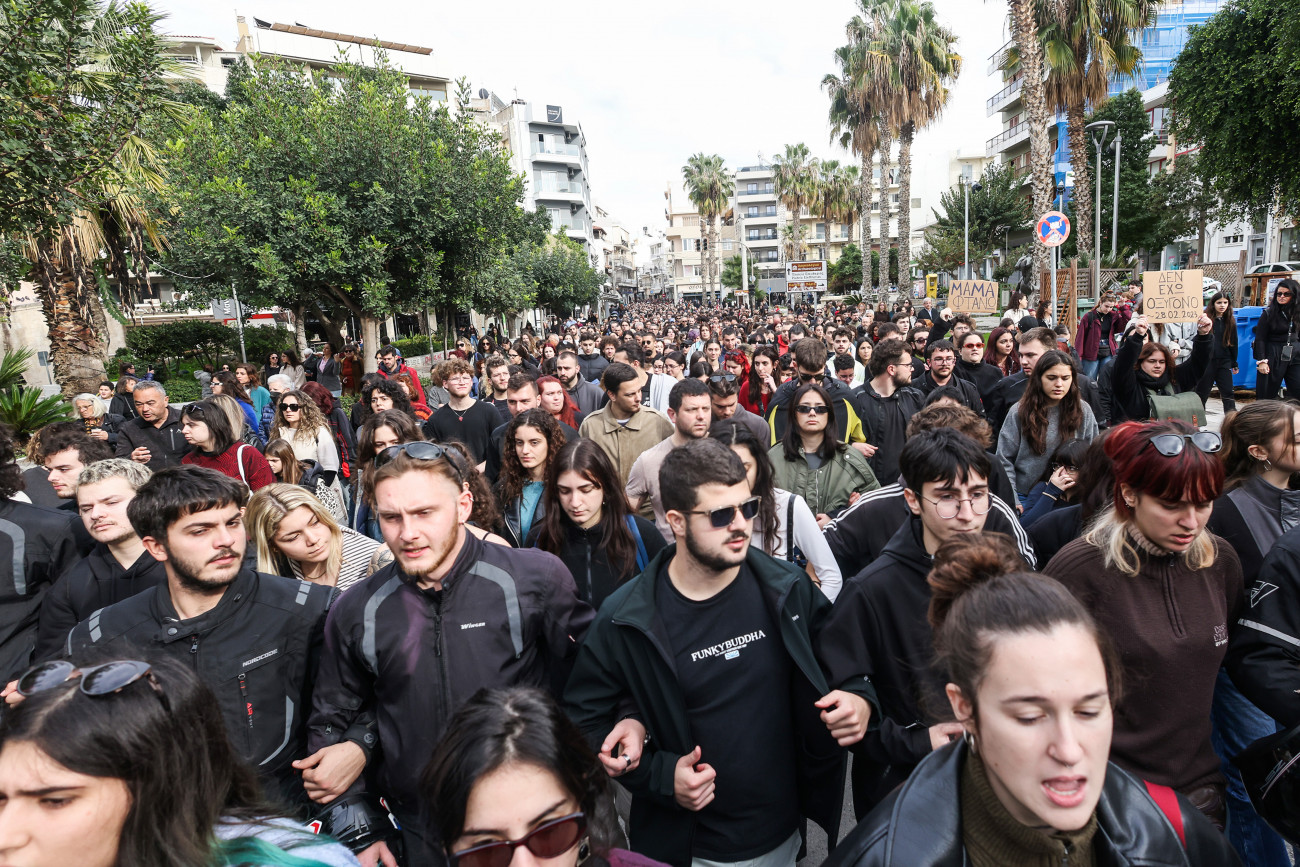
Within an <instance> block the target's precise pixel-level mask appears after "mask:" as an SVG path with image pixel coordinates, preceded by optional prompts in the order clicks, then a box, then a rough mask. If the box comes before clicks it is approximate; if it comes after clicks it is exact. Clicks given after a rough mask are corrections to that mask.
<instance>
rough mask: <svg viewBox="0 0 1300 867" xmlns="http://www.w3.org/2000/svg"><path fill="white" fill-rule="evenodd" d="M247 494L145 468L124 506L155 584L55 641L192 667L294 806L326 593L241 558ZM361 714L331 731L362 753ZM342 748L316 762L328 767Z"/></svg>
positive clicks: (251, 755)
mask: <svg viewBox="0 0 1300 867" xmlns="http://www.w3.org/2000/svg"><path fill="white" fill-rule="evenodd" d="M247 499H248V488H247V487H246V486H245V485H243V484H241V483H240V482H239V481H238V480H237V479H232V478H230V477H228V476H225V475H222V474H221V473H219V472H217V471H216V470H212V469H207V468H204V467H194V466H181V467H169V468H167V469H164V470H160V471H159V472H156V473H154V474H153V476H152V477H151V478H150V479H149V480H148V481H146V482H145V483H144V484H142V485H141V486H140V487H139V489H137V490H136V492H135V497H134V498H132V500H131V502H130V503H129V504H128V505H127V508H126V512H127V517H128V518H129V519H130V521H131V526H132V527H134V528H135V532H136V534H137V535H138V536H139V537H140V541H141V543H142V544H143V545H144V548H145V550H146V551H147V552H148V553H149V554H151V555H152V556H153V557H154V559H155V560H158V561H160V562H161V563H162V565H163V569H164V571H165V572H166V576H167V577H166V581H165V582H164V583H162V584H159V585H157V586H155V587H153V588H151V589H148V590H145V591H144V592H142V593H139V594H137V595H135V596H132V597H130V598H128V599H125V600H123V601H122V602H118V603H116V604H113V605H109V606H107V607H106V608H102V609H100V610H98V611H96V612H95V613H93V614H92V615H91V616H90V617H89V619H87V620H85V621H83V622H82V623H80V624H78V625H77V627H76V628H75V629H73V630H72V632H71V633H70V634H69V635H68V636H67V643H66V645H65V648H64V650H65V653H66V654H68V655H72V654H74V653H78V652H81V651H85V650H88V649H89V648H94V649H95V650H96V651H101V652H104V653H117V654H120V655H122V656H124V657H126V658H130V652H131V650H132V649H134V648H139V647H142V648H146V649H149V650H153V651H156V652H158V653H162V654H165V655H167V656H171V657H172V658H174V659H176V660H179V661H181V662H184V663H185V664H186V665H187V666H190V667H192V668H193V669H194V670H195V671H196V672H197V673H198V675H199V677H200V678H201V679H202V680H203V681H204V682H205V683H207V684H208V686H210V687H211V688H212V690H213V691H214V692H215V693H216V695H217V699H218V701H219V702H220V704H221V710H222V717H223V719H224V720H225V723H226V730H227V733H228V734H229V735H230V742H231V745H232V746H233V747H234V748H235V751H236V752H238V753H239V754H240V755H241V756H242V757H243V758H244V759H245V760H246V761H247V762H248V763H249V766H250V767H252V768H254V769H255V770H256V771H257V773H258V775H259V776H260V777H261V779H262V781H263V784H264V785H265V787H266V789H267V793H268V794H269V795H270V796H271V797H272V798H274V799H276V800H279V801H282V802H284V803H285V804H288V805H291V806H298V807H301V806H305V803H306V801H307V792H304V789H303V784H304V780H306V781H307V782H308V786H309V788H308V791H310V785H311V779H312V774H313V773H314V772H309V773H306V774H304V775H303V776H302V777H300V776H299V773H298V770H297V769H295V767H294V764H293V761H294V759H297V758H299V757H300V756H302V755H304V752H305V748H306V740H307V711H308V709H309V707H310V702H311V695H310V691H311V684H312V680H313V676H314V673H315V670H316V666H317V663H318V659H319V655H320V642H321V638H322V634H323V630H324V626H325V613H326V611H327V610H328V608H329V604H330V599H331V597H332V596H333V590H332V589H331V588H329V587H324V586H318V585H315V584H311V583H309V582H304V581H295V580H293V579H291V578H281V577H279V576H276V575H266V574H263V573H260V572H257V571H254V570H253V569H252V568H250V567H248V566H247V565H245V564H244V562H243V559H244V554H245V551H246V549H247V547H248V537H247V534H246V532H245V530H244V523H243V520H242V513H243V507H244V505H245V503H246V501H247ZM367 723H368V720H364V719H363V720H361V721H360V722H359V723H358V725H357V726H356V727H355V728H354V729H352V730H351V731H349V732H347V733H346V734H345V735H343V736H342V737H341V738H340V740H343V739H347V740H350V741H352V742H354V743H356V744H357V745H358V751H366V750H368V749H369V748H370V746H371V745H373V732H371V731H370V728H369V727H368V725H367ZM340 734H342V733H340ZM367 737H369V740H367ZM363 745H364V746H363ZM347 750H348V748H344V749H343V750H339V751H331V753H329V754H326V755H324V756H320V757H319V759H318V761H319V763H320V764H321V765H322V766H323V767H324V768H325V769H332V768H334V767H335V763H336V761H337V762H340V763H342V762H344V761H345V758H346V755H347V753H346V751H347Z"/></svg>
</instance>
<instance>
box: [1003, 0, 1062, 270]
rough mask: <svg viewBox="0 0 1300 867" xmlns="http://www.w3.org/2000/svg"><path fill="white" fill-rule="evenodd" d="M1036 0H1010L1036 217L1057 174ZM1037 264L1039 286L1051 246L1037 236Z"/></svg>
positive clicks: (1048, 198)
mask: <svg viewBox="0 0 1300 867" xmlns="http://www.w3.org/2000/svg"><path fill="white" fill-rule="evenodd" d="M1034 5H1035V4H1034V3H1033V0H1010V7H1011V8H1010V12H1011V38H1012V39H1013V40H1015V43H1016V49H1017V50H1018V51H1019V52H1020V68H1021V70H1022V71H1023V72H1024V77H1023V82H1022V83H1021V85H1020V92H1021V94H1022V97H1023V99H1024V101H1025V114H1026V115H1028V117H1029V163H1030V167H1031V170H1032V172H1031V178H1032V182H1033V214H1032V215H1031V216H1032V217H1033V219H1035V220H1037V219H1038V218H1039V217H1041V216H1042V215H1043V214H1044V213H1046V212H1047V211H1048V209H1049V208H1050V206H1051V202H1052V192H1053V189H1054V188H1055V186H1056V176H1055V172H1054V171H1053V169H1052V151H1053V146H1052V140H1051V137H1050V135H1049V134H1048V125H1049V118H1048V113H1047V99H1046V96H1045V94H1044V92H1043V46H1042V44H1041V43H1040V42H1039V39H1038V23H1037V22H1036V21H1035V20H1034ZM1032 244H1033V251H1034V268H1033V271H1032V272H1031V273H1030V278H1029V279H1030V287H1031V289H1033V290H1037V289H1038V288H1039V287H1038V281H1039V278H1040V276H1041V275H1042V274H1043V272H1044V271H1046V270H1047V268H1048V267H1049V262H1048V255H1047V248H1046V247H1045V246H1043V244H1042V243H1041V242H1040V241H1038V239H1037V238H1035V239H1034V240H1033V241H1032Z"/></svg>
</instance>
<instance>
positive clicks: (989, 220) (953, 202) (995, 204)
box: [919, 164, 1031, 273]
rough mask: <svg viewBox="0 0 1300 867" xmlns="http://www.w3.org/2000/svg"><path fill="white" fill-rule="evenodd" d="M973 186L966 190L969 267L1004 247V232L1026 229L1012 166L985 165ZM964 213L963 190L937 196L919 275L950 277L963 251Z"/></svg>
mask: <svg viewBox="0 0 1300 867" xmlns="http://www.w3.org/2000/svg"><path fill="white" fill-rule="evenodd" d="M979 185H980V188H979V189H978V190H976V189H975V188H974V186H973V185H972V187H971V191H970V256H971V262H978V261H979V260H981V259H983V258H985V257H987V256H990V255H992V253H993V251H994V250H997V249H1000V248H1001V247H1002V246H1003V245H1004V244H1005V243H1006V238H1007V235H1008V233H1011V232H1019V231H1021V230H1023V229H1025V228H1027V227H1028V226H1029V224H1030V221H1031V215H1030V213H1029V203H1028V202H1027V201H1026V200H1025V197H1024V195H1023V194H1022V192H1021V188H1020V179H1019V178H1018V177H1017V176H1016V172H1015V167H1014V166H1012V165H1008V164H1003V165H991V166H988V167H987V168H985V169H984V174H983V175H981V176H980V178H979ZM965 209H966V191H965V190H964V189H963V188H962V186H961V185H960V184H958V185H956V186H953V187H950V188H949V189H948V190H946V191H945V192H944V193H942V194H941V195H940V196H939V207H938V208H937V209H935V210H934V211H933V213H934V216H935V223H934V224H933V225H932V226H930V227H929V228H928V229H927V230H926V233H925V237H926V246H925V249H923V250H922V251H921V255H920V260H919V261H920V265H921V267H922V268H923V269H924V270H926V271H931V272H947V273H955V272H957V271H958V270H959V269H960V268H961V265H962V261H963V258H964V255H965V248H966V244H965V228H966V210H965Z"/></svg>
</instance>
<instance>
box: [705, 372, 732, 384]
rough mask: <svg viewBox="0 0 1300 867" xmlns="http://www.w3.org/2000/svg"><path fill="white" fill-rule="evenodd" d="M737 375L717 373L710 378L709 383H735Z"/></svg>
mask: <svg viewBox="0 0 1300 867" xmlns="http://www.w3.org/2000/svg"><path fill="white" fill-rule="evenodd" d="M735 381H736V374H734V373H715V374H713V375H711V376H710V377H709V382H735Z"/></svg>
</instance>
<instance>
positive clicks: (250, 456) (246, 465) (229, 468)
mask: <svg viewBox="0 0 1300 867" xmlns="http://www.w3.org/2000/svg"><path fill="white" fill-rule="evenodd" d="M181 433H183V434H184V435H185V441H186V442H188V443H189V444H190V446H191V449H190V451H189V452H188V453H187V454H186V455H185V457H183V458H181V463H182V464H190V465H193V466H196V467H207V468H208V469H212V470H216V471H217V472H219V473H222V474H223V475H227V476H230V478H232V479H238V480H239V481H241V482H243V483H244V484H245V485H247V486H248V488H249V489H250V490H253V491H256V490H259V489H260V488H263V487H265V486H267V485H269V484H271V483H272V482H274V481H275V474H274V473H272V472H271V466H270V464H268V463H267V462H266V458H265V457H263V456H262V453H261V452H259V451H258V450H257V449H255V448H253V447H252V446H250V445H248V444H247V443H241V442H238V441H237V440H235V438H234V436H233V434H232V433H231V430H230V422H229V420H228V419H227V418H226V415H225V413H223V412H222V411H221V410H220V409H219V408H218V407H217V406H216V405H215V404H213V403H212V402H210V401H206V400H202V401H199V402H197V403H191V404H187V405H186V407H185V409H183V410H182V411H181Z"/></svg>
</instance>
